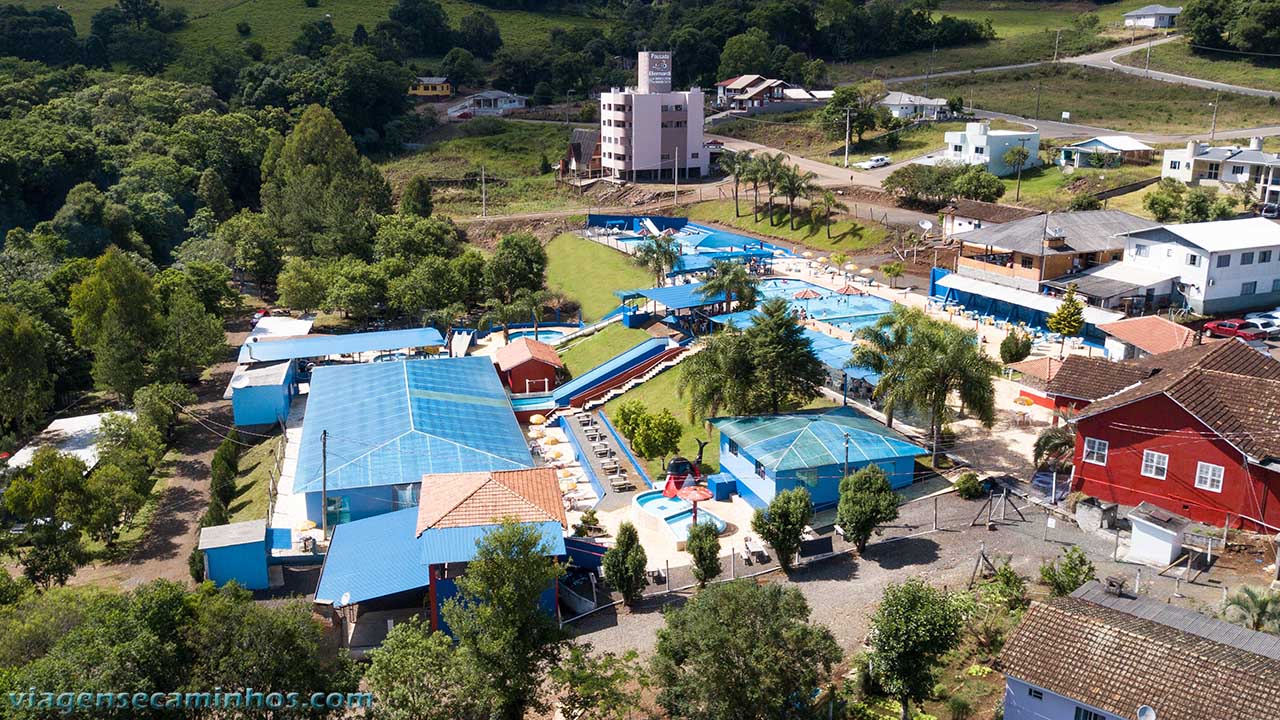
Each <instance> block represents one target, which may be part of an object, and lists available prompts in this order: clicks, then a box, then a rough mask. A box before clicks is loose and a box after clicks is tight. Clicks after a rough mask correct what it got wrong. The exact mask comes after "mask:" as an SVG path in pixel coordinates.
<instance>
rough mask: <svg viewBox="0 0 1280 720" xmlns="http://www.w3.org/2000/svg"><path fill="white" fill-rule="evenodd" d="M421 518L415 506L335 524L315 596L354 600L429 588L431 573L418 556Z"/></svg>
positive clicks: (351, 602)
mask: <svg viewBox="0 0 1280 720" xmlns="http://www.w3.org/2000/svg"><path fill="white" fill-rule="evenodd" d="M417 523H418V508H417V507H416V506H415V507H409V508H405V509H404V510H397V511H395V512H391V513H387V514H385V515H381V516H378V517H376V518H366V519H364V520H357V521H356V522H351V523H347V524H345V525H339V526H338V527H336V528H334V529H333V537H332V538H331V539H330V542H329V554H328V555H327V556H326V557H325V560H324V568H323V569H322V570H321V572H320V585H319V586H318V587H317V588H316V602H318V603H326V604H333V605H337V606H342V605H354V604H356V603H362V602H365V601H367V600H373V599H374V598H381V597H386V596H388V595H395V594H398V593H402V592H406V591H409V590H414V589H417V588H426V587H427V585H428V584H429V583H430V582H431V575H430V572H429V569H428V567H427V566H426V565H424V564H422V563H421V561H420V558H421V556H422V544H421V542H419V540H418V538H417V537H416V535H415V530H416V528H417ZM374 549H376V552H372V550H374Z"/></svg>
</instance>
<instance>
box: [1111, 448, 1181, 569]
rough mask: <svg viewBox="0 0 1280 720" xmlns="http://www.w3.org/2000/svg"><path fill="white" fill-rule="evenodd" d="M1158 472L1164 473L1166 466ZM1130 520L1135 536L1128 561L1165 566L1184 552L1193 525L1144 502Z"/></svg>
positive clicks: (1131, 542)
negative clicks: (1183, 536) (1183, 542)
mask: <svg viewBox="0 0 1280 720" xmlns="http://www.w3.org/2000/svg"><path fill="white" fill-rule="evenodd" d="M1156 454H1158V453H1156ZM1158 471H1159V472H1161V473H1163V472H1164V468H1163V467H1159V468H1158ZM1143 472H1146V470H1145V469H1144V470H1143ZM1129 520H1130V521H1131V523H1132V526H1133V535H1132V538H1131V539H1130V540H1129V555H1128V557H1126V558H1125V559H1126V560H1127V561H1129V562H1131V563H1142V564H1143V565H1151V566H1154V567H1158V568H1165V567H1167V566H1168V565H1169V564H1170V563H1172V562H1173V561H1174V560H1177V559H1178V557H1179V556H1181V555H1182V535H1183V533H1185V532H1186V530H1187V528H1188V527H1189V526H1190V525H1191V521H1190V520H1188V519H1187V518H1184V517H1182V516H1181V515H1175V514H1174V513H1171V512H1169V511H1168V510H1165V509H1163V508H1159V507H1156V506H1155V505H1152V504H1151V503H1148V502H1143V503H1140V504H1139V505H1138V506H1137V507H1136V508H1134V509H1133V510H1131V511H1129Z"/></svg>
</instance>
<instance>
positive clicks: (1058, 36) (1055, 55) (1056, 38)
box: [1053, 28, 1062, 62]
mask: <svg viewBox="0 0 1280 720" xmlns="http://www.w3.org/2000/svg"><path fill="white" fill-rule="evenodd" d="M1061 39H1062V28H1058V32H1057V34H1056V35H1054V36H1053V61H1054V62H1058V41H1059V40H1061Z"/></svg>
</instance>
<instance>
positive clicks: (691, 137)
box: [600, 52, 710, 180]
mask: <svg viewBox="0 0 1280 720" xmlns="http://www.w3.org/2000/svg"><path fill="white" fill-rule="evenodd" d="M638 72H639V83H638V84H637V86H636V87H628V88H614V89H613V90H611V91H610V92H605V93H600V164H601V166H602V168H603V171H604V174H605V175H606V176H610V177H614V178H618V179H628V180H636V179H659V178H670V177H671V176H672V174H673V173H675V172H676V171H677V170H679V173H680V176H681V177H702V176H704V175H706V174H707V169H708V168H709V166H710V164H709V158H710V153H709V152H708V151H707V149H706V148H704V147H703V137H702V125H703V107H702V106H703V95H702V90H700V89H698V88H696V87H695V88H690V89H689V90H685V91H683V92H673V91H672V90H671V53H670V52H641V53H640V58H639V63H638Z"/></svg>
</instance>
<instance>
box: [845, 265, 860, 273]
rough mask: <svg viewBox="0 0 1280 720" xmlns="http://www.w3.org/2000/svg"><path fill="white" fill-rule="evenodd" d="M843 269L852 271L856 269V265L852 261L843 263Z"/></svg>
mask: <svg viewBox="0 0 1280 720" xmlns="http://www.w3.org/2000/svg"><path fill="white" fill-rule="evenodd" d="M844 269H845V270H848V271H849V272H853V271H854V270H857V269H858V266H857V265H854V264H853V263H845V265H844Z"/></svg>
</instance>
